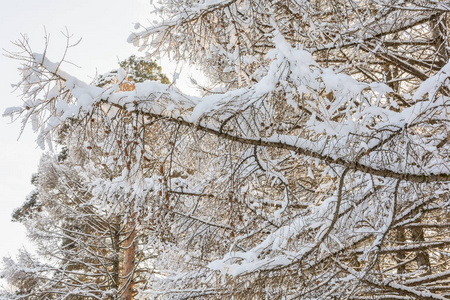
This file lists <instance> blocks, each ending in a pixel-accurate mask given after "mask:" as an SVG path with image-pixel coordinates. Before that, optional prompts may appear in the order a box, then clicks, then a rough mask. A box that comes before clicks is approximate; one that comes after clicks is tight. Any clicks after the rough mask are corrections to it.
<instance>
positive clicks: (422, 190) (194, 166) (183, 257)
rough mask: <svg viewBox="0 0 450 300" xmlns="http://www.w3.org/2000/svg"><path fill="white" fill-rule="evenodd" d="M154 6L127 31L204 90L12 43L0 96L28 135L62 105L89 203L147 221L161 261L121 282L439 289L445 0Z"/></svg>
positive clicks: (444, 200)
mask: <svg viewBox="0 0 450 300" xmlns="http://www.w3.org/2000/svg"><path fill="white" fill-rule="evenodd" d="M155 7H156V8H155V15H154V17H155V20H156V24H153V25H151V26H150V27H144V26H141V25H139V24H138V26H136V28H137V30H138V31H137V32H136V33H134V34H132V35H131V36H130V38H129V41H130V42H133V43H134V44H135V45H136V46H138V47H140V48H141V49H143V50H146V51H148V53H149V55H150V56H151V55H156V54H157V55H162V54H169V55H170V57H172V58H174V59H175V60H177V61H188V62H190V63H192V64H196V65H197V66H200V67H201V68H202V70H203V71H204V73H205V74H206V76H207V77H208V80H209V81H210V82H209V86H204V87H202V90H203V91H204V95H202V96H201V97H199V96H190V95H186V94H183V93H182V92H180V91H179V90H178V89H177V88H176V87H175V86H174V85H167V84H163V83H157V82H151V81H145V82H142V83H136V84H135V89H133V90H131V91H123V92H117V91H118V90H119V89H120V84H121V83H122V82H124V81H126V80H127V74H126V72H125V71H124V70H120V72H118V82H117V83H114V84H112V85H111V86H109V87H103V88H101V87H98V86H95V85H89V84H86V83H84V82H82V81H80V80H78V79H77V78H75V77H73V76H70V75H69V74H67V73H65V72H63V71H62V69H61V68H62V63H54V62H52V61H51V60H50V59H49V58H47V57H46V56H45V55H43V54H37V53H34V52H33V51H32V50H31V49H30V47H29V45H28V44H27V41H26V40H23V41H19V42H18V45H19V46H20V47H21V49H22V51H23V53H22V54H17V55H16V57H17V58H19V59H21V60H22V62H23V66H22V68H21V71H22V74H23V79H22V81H21V82H20V83H19V85H18V86H19V87H20V88H22V90H23V95H24V96H23V100H24V104H23V105H22V106H21V107H16V108H11V109H9V110H8V111H6V114H7V115H12V116H21V117H22V120H23V121H24V122H27V121H30V122H31V123H32V124H33V126H34V129H35V130H36V131H38V132H39V137H38V142H39V143H40V144H41V145H42V146H44V144H45V143H47V144H49V145H51V143H52V140H54V139H55V138H56V137H57V133H58V131H60V130H61V128H63V127H64V126H65V125H66V124H68V123H69V122H72V120H73V119H76V120H77V128H78V130H79V131H80V133H78V134H76V135H70V134H69V135H67V137H66V139H67V140H68V141H71V142H72V143H74V144H76V145H77V146H78V148H77V149H79V151H80V153H84V155H85V156H86V157H87V158H89V159H90V160H91V163H92V164H93V165H96V166H98V168H100V167H101V166H103V167H104V168H108V169H110V170H112V172H111V174H113V176H111V177H110V178H108V179H105V180H102V181H101V182H100V181H95V182H92V183H91V189H92V190H96V189H97V190H98V189H101V190H102V191H103V194H104V195H105V196H104V197H98V204H99V205H100V206H101V209H103V210H105V211H111V210H113V209H114V207H115V206H117V205H121V206H124V207H126V209H127V210H128V214H129V215H130V218H132V219H133V220H135V221H134V222H136V224H138V223H139V222H142V223H145V224H146V226H151V227H152V228H153V234H152V235H150V237H151V238H150V239H149V241H148V245H151V246H152V247H154V249H158V256H157V257H156V259H155V262H154V264H155V266H156V267H157V269H158V270H159V271H160V272H159V273H158V274H154V273H148V276H146V278H145V284H144V285H142V286H141V287H137V291H138V296H137V297H142V298H145V297H161V298H189V297H199V298H218V299H223V298H231V297H232V296H234V297H235V298H252V299H259V298H262V299H264V298H268V299H276V298H280V299H281V298H300V299H448V297H449V295H450V289H449V284H448V280H449V277H450V269H449V267H448V266H449V264H448V261H449V254H450V253H449V250H450V249H449V244H450V240H449V223H450V213H449V204H450V202H449V181H450V170H449V167H448V166H449V163H450V155H449V154H450V153H449V150H450V147H449V142H448V141H449V124H448V118H449V109H448V105H449V103H450V102H449V99H450V98H449V87H448V85H449V79H448V78H449V76H450V75H449V74H450V64H448V19H447V14H448V12H449V11H450V7H449V6H448V4H447V3H446V2H443V1H442V2H441V1H414V0H412V1H404V0H401V1H400V0H395V1H387V0H381V1H365V0H361V1H341V0H328V1H322V0H317V1H302V0H300V1H287V0H254V1H248V0H194V1H192V0H189V1H188V0H177V1H175V0H162V1H159V2H158V4H156V6H155ZM98 123H101V124H102V130H98V128H99V127H98V125H97V124H98ZM81 133H82V134H81ZM74 139H75V140H76V141H75V142H74ZM119 188H120V189H123V190H125V191H126V192H127V195H129V196H128V197H124V198H114V199H111V198H109V196H108V195H114V194H116V192H117V190H118V189H119ZM149 195H151V197H150V196H149ZM102 200H103V202H102ZM106 200H109V202H108V201H106ZM143 210H145V216H146V218H144V219H142V218H141V219H139V216H140V215H142V214H141V211H143ZM139 224H140V223H139Z"/></svg>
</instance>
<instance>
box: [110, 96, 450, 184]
mask: <svg viewBox="0 0 450 300" xmlns="http://www.w3.org/2000/svg"><path fill="white" fill-rule="evenodd" d="M102 102H103V103H105V104H109V105H112V106H114V107H116V108H118V109H123V110H126V111H128V110H127V108H126V107H125V106H122V105H120V104H115V103H109V102H108V101H107V100H102ZM137 113H139V114H142V115H145V116H147V117H150V118H157V119H164V120H166V121H168V122H172V123H176V124H179V125H183V126H187V127H190V128H193V129H197V130H201V131H203V132H206V133H209V134H212V135H214V136H217V137H220V138H223V139H225V140H229V141H233V142H237V143H240V144H243V145H254V146H255V145H256V146H261V147H268V148H276V149H284V150H288V151H293V152H295V153H297V154H300V155H304V156H308V157H311V158H316V159H320V160H322V161H323V162H325V163H328V164H337V165H341V166H343V167H345V168H348V169H349V170H354V171H359V172H363V173H367V174H371V175H375V176H380V177H389V178H394V179H401V180H405V181H409V182H416V183H425V182H439V181H450V174H448V173H439V174H414V173H407V172H405V173H402V172H399V171H394V170H390V169H386V168H380V169H378V168H375V167H372V166H369V165H366V164H364V163H360V162H358V161H351V160H347V159H346V158H344V157H333V156H332V155H330V154H323V153H319V152H317V151H314V150H312V149H308V148H306V147H304V148H302V147H301V146H299V145H295V144H290V143H288V142H286V141H282V140H278V141H273V139H270V138H264V137H261V138H251V137H244V136H239V135H233V134H231V133H228V132H223V131H220V129H219V128H217V127H214V126H211V125H208V124H197V123H196V122H193V121H190V120H188V118H186V117H181V116H179V117H172V116H165V115H164V114H162V113H153V112H151V111H143V110H140V111H137Z"/></svg>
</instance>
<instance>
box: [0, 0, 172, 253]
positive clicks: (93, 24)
mask: <svg viewBox="0 0 450 300" xmlns="http://www.w3.org/2000/svg"><path fill="white" fill-rule="evenodd" d="M127 2H128V3H127ZM149 11H150V5H149V0H148V1H147V0H132V1H119V0H77V1H69V0H58V1H55V0H16V1H7V0H0V48H3V49H5V50H8V51H14V50H15V48H14V46H13V45H12V44H11V43H10V41H13V40H17V39H19V38H20V34H21V33H24V34H27V35H28V36H29V38H30V42H31V45H32V47H33V51H35V52H42V51H43V42H44V38H43V36H44V27H45V28H46V31H47V33H49V34H50V45H49V48H50V51H49V54H48V57H49V58H50V59H51V60H53V61H57V60H58V59H59V58H60V57H61V55H62V51H63V47H62V46H63V45H64V44H65V40H64V37H63V36H62V34H61V33H60V32H61V31H65V27H67V28H68V30H69V32H70V33H71V34H73V35H74V41H75V40H77V39H79V38H82V41H81V43H80V44H79V45H78V46H76V47H75V48H72V49H71V50H70V52H69V54H68V59H69V60H70V61H71V62H73V63H75V64H77V65H78V66H80V67H81V68H80V69H77V68H75V67H72V68H70V67H68V66H67V65H66V67H64V66H63V67H62V69H64V70H65V71H69V73H72V75H76V76H79V77H80V78H81V79H84V80H85V81H90V79H89V78H92V77H93V76H94V75H95V74H96V72H98V73H104V72H106V71H108V70H111V69H114V68H117V67H118V65H117V62H118V61H120V60H123V59H125V58H127V57H128V56H130V55H131V54H138V52H137V50H136V49H135V48H134V47H133V46H132V45H129V44H127V42H126V39H127V37H128V35H129V33H130V32H131V31H132V30H133V23H135V22H141V23H142V24H149V21H147V18H148V17H149V14H148V12H149ZM2 52H3V53H4V51H2ZM159 63H160V65H162V67H163V71H165V72H166V74H167V75H168V77H169V79H171V78H172V76H171V75H170V72H169V71H168V70H167V63H166V69H165V68H164V63H161V62H159ZM18 66H19V64H18V62H17V61H14V60H11V59H8V58H6V57H4V56H3V55H2V56H0V68H1V69H0V77H1V78H0V85H1V86H0V93H1V97H0V113H3V111H4V110H5V108H7V107H9V106H20V105H21V100H20V99H19V97H17V95H18V93H15V94H14V93H12V88H11V84H12V83H16V82H18V80H19V76H18V73H17V71H16V69H17V67H18ZM172 68H173V66H172ZM19 131H20V124H19V123H17V122H16V123H13V124H10V120H9V119H7V118H0V236H1V237H2V238H1V241H2V242H0V259H1V258H2V257H4V256H6V255H8V254H10V255H12V256H15V255H16V253H17V249H18V248H20V247H22V246H24V247H26V248H30V245H27V244H26V239H25V231H24V228H23V226H22V225H21V224H16V223H12V222H10V220H11V213H12V211H13V209H14V208H16V207H18V206H20V205H21V204H22V203H23V201H24V199H25V197H26V195H28V194H29V192H30V191H31V190H32V186H31V184H30V178H31V175H32V174H33V173H34V172H36V170H37V165H38V162H39V157H40V154H41V152H40V150H38V148H37V146H36V143H35V142H34V141H35V137H36V136H35V134H34V133H32V132H31V130H30V129H29V128H28V129H26V130H25V132H24V134H23V135H22V136H21V137H20V139H19V140H17V139H18V137H19Z"/></svg>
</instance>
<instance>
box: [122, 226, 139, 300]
mask: <svg viewBox="0 0 450 300" xmlns="http://www.w3.org/2000/svg"><path fill="white" fill-rule="evenodd" d="M131 228H132V232H131V233H130V235H129V236H128V238H127V239H126V240H125V255H124V261H123V273H122V274H123V278H124V292H123V299H124V300H132V299H133V296H134V279H133V277H134V276H133V275H134V268H135V262H136V243H135V239H136V229H135V226H134V222H133V223H132V226H131Z"/></svg>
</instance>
